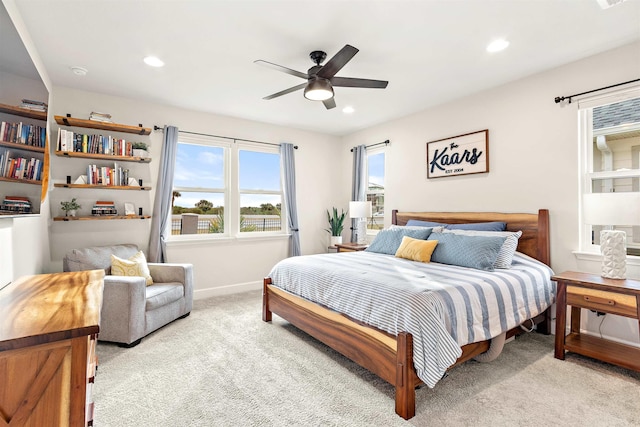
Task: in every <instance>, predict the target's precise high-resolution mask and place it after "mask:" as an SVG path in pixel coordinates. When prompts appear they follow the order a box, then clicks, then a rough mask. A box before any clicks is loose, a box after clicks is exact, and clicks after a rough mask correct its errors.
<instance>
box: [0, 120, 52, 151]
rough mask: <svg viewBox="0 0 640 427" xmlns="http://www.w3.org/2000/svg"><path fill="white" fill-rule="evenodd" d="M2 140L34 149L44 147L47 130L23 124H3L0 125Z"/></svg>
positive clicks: (0, 137) (0, 138)
mask: <svg viewBox="0 0 640 427" xmlns="http://www.w3.org/2000/svg"><path fill="white" fill-rule="evenodd" d="M0 140H2V141H4V142H15V143H17V144H25V145H30V146H32V147H44V146H45V143H46V140H47V128H46V127H44V126H38V125H33V124H29V123H22V122H18V123H11V122H2V124H0Z"/></svg>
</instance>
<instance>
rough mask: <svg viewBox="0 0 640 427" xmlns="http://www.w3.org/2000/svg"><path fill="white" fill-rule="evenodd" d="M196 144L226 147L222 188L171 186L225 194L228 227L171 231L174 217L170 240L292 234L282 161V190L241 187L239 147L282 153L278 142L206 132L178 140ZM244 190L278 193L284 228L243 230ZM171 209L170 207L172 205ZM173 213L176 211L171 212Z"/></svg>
mask: <svg viewBox="0 0 640 427" xmlns="http://www.w3.org/2000/svg"><path fill="white" fill-rule="evenodd" d="M181 143H185V144H197V145H204V146H211V147H220V148H222V149H223V161H224V165H223V181H224V187H223V188H219V187H216V188H213V187H212V188H208V187H187V186H180V187H172V192H173V191H185V192H202V193H215V194H220V193H222V194H223V200H224V215H223V219H224V223H225V229H224V232H223V233H204V234H176V235H174V234H171V221H169V224H168V227H169V230H168V232H167V235H168V236H169V237H168V239H167V241H168V242H185V241H187V242H188V241H205V240H209V241H216V240H229V239H251V238H269V237H282V236H288V235H289V229H288V221H287V217H286V201H285V198H284V171H283V170H282V162H280V167H279V173H280V191H279V192H276V191H271V190H249V191H241V189H240V151H241V150H244V151H257V152H264V153H273V154H277V155H278V156H280V146H279V145H267V144H258V143H251V142H244V141H243V142H241V141H238V140H231V139H226V138H220V137H214V136H205V135H186V134H179V136H178V144H181ZM241 194H279V195H280V198H281V212H280V220H281V229H280V230H279V231H254V232H240V196H241ZM170 209H171V208H170ZM170 215H173V212H170Z"/></svg>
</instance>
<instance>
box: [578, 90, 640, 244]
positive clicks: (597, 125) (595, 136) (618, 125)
mask: <svg viewBox="0 0 640 427" xmlns="http://www.w3.org/2000/svg"><path fill="white" fill-rule="evenodd" d="M580 134H581V135H580V138H581V150H582V153H581V176H582V181H581V184H580V186H581V194H582V195H583V196H582V212H581V214H582V218H583V223H582V227H581V238H580V247H581V249H582V250H584V251H597V246H599V245H600V231H601V230H602V229H603V228H604V227H614V228H615V229H619V230H623V231H625V232H626V234H627V254H628V255H640V227H638V226H630V225H628V224H590V223H587V221H590V220H589V218H590V217H593V216H594V213H595V212H594V211H596V210H598V209H596V208H595V207H593V205H591V204H589V203H588V200H587V198H591V197H593V196H591V195H592V194H603V193H638V192H640V88H636V89H631V90H626V91H622V92H617V93H615V94H610V95H606V96H601V97H598V98H590V99H588V100H585V101H582V102H580ZM585 196H586V197H585ZM596 221H597V220H596ZM590 222H593V221H590Z"/></svg>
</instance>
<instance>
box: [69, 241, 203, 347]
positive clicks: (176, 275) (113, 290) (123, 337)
mask: <svg viewBox="0 0 640 427" xmlns="http://www.w3.org/2000/svg"><path fill="white" fill-rule="evenodd" d="M136 252H138V247H137V246H136V245H132V244H123V245H112V246H95V247H91V248H84V249H73V250H72V251H70V252H69V253H67V254H66V255H65V257H64V259H63V270H64V271H81V270H97V269H104V270H105V272H106V275H105V278H104V298H103V303H102V311H101V313H100V334H99V335H98V339H99V340H101V341H112V342H117V343H119V344H120V345H121V346H123V347H133V346H135V345H137V344H139V343H140V341H142V338H143V337H144V336H146V335H147V334H149V333H151V332H153V331H155V330H156V329H158V328H161V327H162V326H164V325H166V324H167V323H170V322H172V321H174V320H176V319H178V318H183V317H187V316H188V315H189V313H190V312H191V308H192V306H193V266H192V265H191V264H156V263H148V266H149V271H150V273H151V277H152V278H153V284H152V285H150V286H147V285H146V283H145V279H144V277H138V276H134V277H128V276H127V277H125V276H112V275H111V254H113V255H116V256H117V257H120V258H124V259H127V258H129V257H131V256H132V255H135V253H136Z"/></svg>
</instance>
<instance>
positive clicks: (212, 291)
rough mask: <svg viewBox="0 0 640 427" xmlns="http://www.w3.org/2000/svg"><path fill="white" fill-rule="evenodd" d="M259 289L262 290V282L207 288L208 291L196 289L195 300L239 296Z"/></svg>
mask: <svg viewBox="0 0 640 427" xmlns="http://www.w3.org/2000/svg"><path fill="white" fill-rule="evenodd" d="M258 289H262V281H261V280H259V281H256V282H246V283H236V284H233V285H227V286H216V287H213V288H206V289H194V290H193V299H204V298H211V297H215V296H220V295H229V294H237V293H240V292H246V291H255V290H258Z"/></svg>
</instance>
